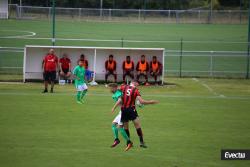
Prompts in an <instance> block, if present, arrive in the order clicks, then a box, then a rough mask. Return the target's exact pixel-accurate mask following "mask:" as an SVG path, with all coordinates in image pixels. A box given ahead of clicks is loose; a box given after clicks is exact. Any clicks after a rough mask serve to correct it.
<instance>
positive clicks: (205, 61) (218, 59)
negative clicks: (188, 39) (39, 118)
mask: <svg viewBox="0 0 250 167" xmlns="http://www.w3.org/2000/svg"><path fill="white" fill-rule="evenodd" d="M23 51H24V50H23V48H12V47H1V48H0V60H1V61H0V80H1V81H4V80H15V81H16V80H19V81H21V80H22V75H23ZM69 54H70V53H69ZM58 56H60V55H58ZM247 61H248V60H247V52H241V51H185V50H183V51H181V50H166V53H165V62H164V63H165V69H164V72H165V76H166V77H169V76H174V77H219V78H246V75H247V73H249V71H247V66H248V65H249V64H248V63H247Z"/></svg>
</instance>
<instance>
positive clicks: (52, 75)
mask: <svg viewBox="0 0 250 167" xmlns="http://www.w3.org/2000/svg"><path fill="white" fill-rule="evenodd" d="M43 78H44V81H52V82H54V81H55V80H56V71H45V72H44V73H43Z"/></svg>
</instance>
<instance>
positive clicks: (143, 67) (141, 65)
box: [136, 55, 149, 86]
mask: <svg viewBox="0 0 250 167" xmlns="http://www.w3.org/2000/svg"><path fill="white" fill-rule="evenodd" d="M136 71H137V81H138V82H139V79H140V76H143V77H144V78H145V80H146V83H145V85H146V86H148V85H149V83H148V72H149V64H148V62H147V61H146V58H145V55H141V60H140V61H139V62H138V63H137V65H136Z"/></svg>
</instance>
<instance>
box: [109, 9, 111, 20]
mask: <svg viewBox="0 0 250 167" xmlns="http://www.w3.org/2000/svg"><path fill="white" fill-rule="evenodd" d="M109 20H111V9H109Z"/></svg>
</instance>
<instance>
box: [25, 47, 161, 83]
mask: <svg viewBox="0 0 250 167" xmlns="http://www.w3.org/2000/svg"><path fill="white" fill-rule="evenodd" d="M51 48H53V49H54V50H55V54H56V56H57V57H58V58H61V57H62V55H63V54H64V53H66V54H68V55H69V58H70V59H71V64H72V69H73V68H74V66H76V65H77V60H78V59H79V58H80V55H81V54H84V55H85V58H86V59H87V60H88V62H89V70H90V71H93V72H94V73H93V80H94V81H104V80H105V72H106V71H105V61H106V60H108V57H109V55H111V54H112V55H113V56H114V60H116V62H117V67H116V72H117V81H118V82H120V81H122V74H123V70H122V63H123V61H124V60H125V59H126V56H130V57H131V59H132V60H133V61H134V63H135V66H136V64H137V62H138V61H139V59H140V57H141V55H145V56H146V60H147V61H148V62H150V61H151V60H152V57H153V56H156V57H157V59H158V61H159V62H160V63H162V66H163V67H162V75H161V76H160V78H159V79H158V80H160V81H161V82H162V84H163V81H164V53H165V49H164V48H118V47H80V46H37V45H27V46H26V47H25V50H24V62H23V67H24V68H23V81H24V82H25V81H28V80H42V79H43V70H42V60H43V57H44V56H45V55H46V54H47V53H48V51H49V49H51ZM111 79H113V77H111ZM152 79H153V78H152V77H151V76H150V75H149V80H152Z"/></svg>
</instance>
